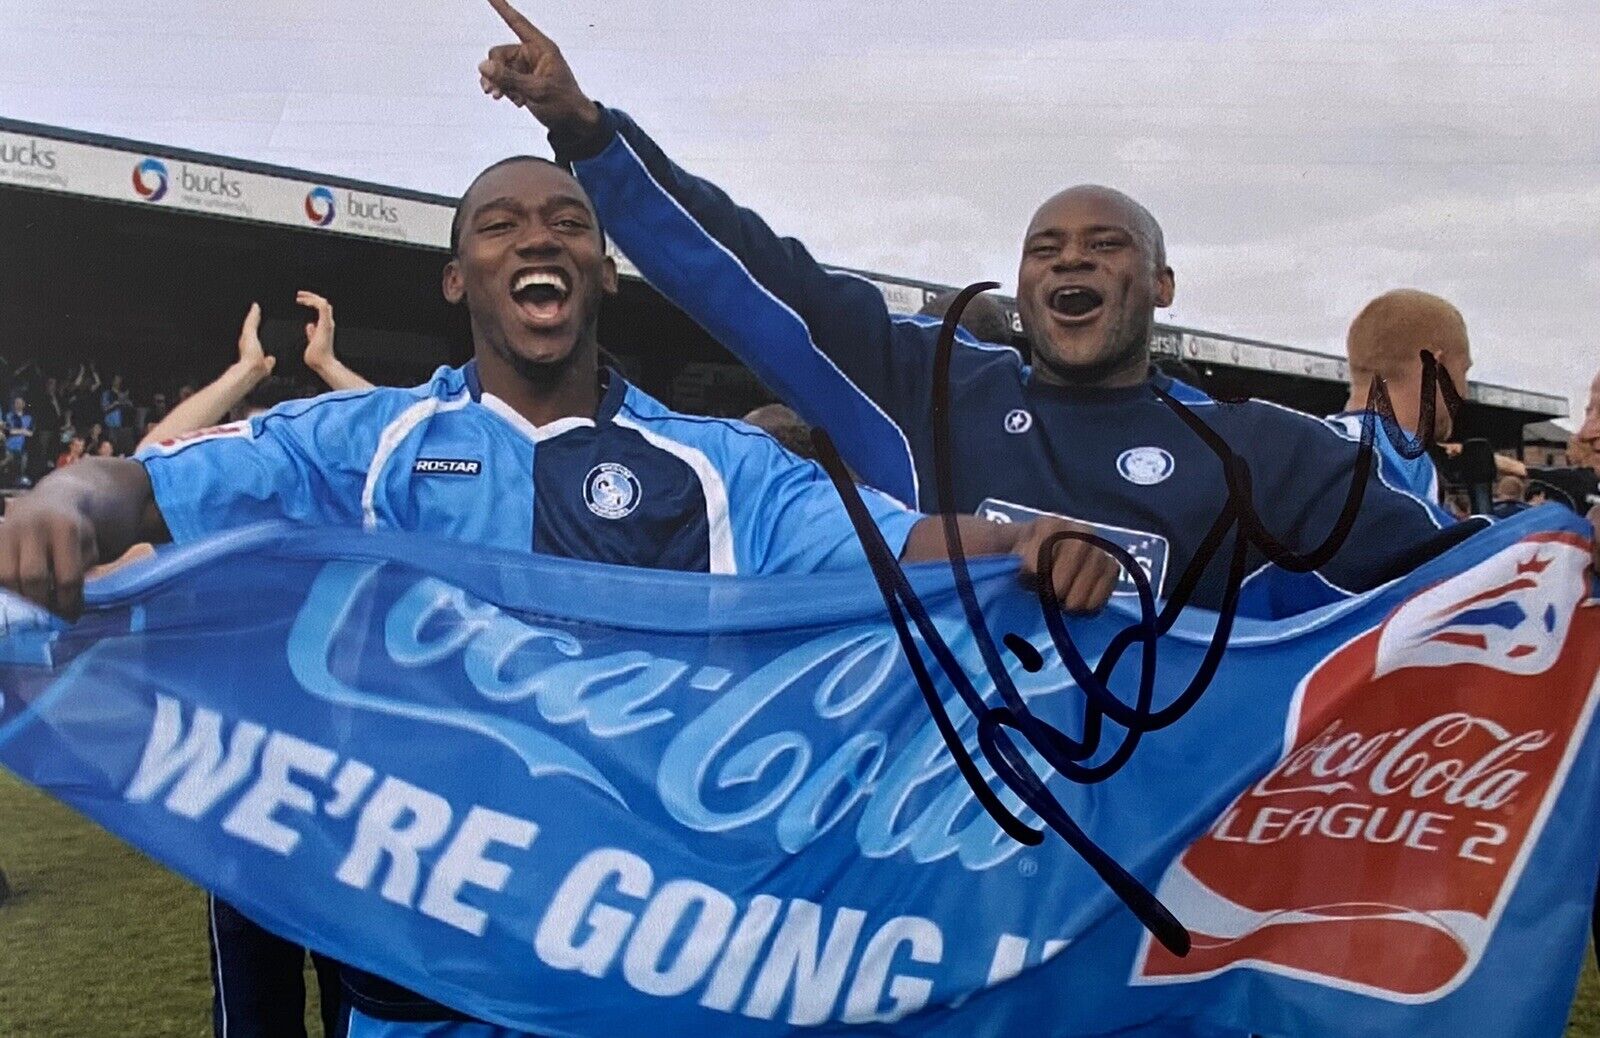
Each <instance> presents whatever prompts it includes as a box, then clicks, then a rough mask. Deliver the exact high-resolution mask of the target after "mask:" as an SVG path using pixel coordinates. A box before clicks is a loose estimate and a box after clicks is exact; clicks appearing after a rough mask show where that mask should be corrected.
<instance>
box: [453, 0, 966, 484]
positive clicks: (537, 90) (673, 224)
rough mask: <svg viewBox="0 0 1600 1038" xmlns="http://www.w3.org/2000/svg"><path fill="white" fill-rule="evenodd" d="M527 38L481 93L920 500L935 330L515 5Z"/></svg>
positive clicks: (804, 405) (760, 368) (635, 250)
mask: <svg viewBox="0 0 1600 1038" xmlns="http://www.w3.org/2000/svg"><path fill="white" fill-rule="evenodd" d="M491 3H492V4H493V5H494V6H495V8H496V10H498V11H499V12H500V14H501V16H502V17H503V18H505V20H506V23H507V24H508V25H509V26H510V27H511V29H512V31H513V32H515V33H516V35H517V37H518V40H519V42H518V43H515V44H508V45H504V46H499V47H495V48H493V49H492V50H491V51H490V52H489V57H488V59H487V60H485V61H484V62H483V63H482V64H481V65H480V66H479V75H480V78H481V82H482V86H483V88H484V90H485V91H486V92H488V93H490V94H491V95H493V96H496V97H504V98H506V99H508V100H510V101H512V102H513V103H515V104H518V105H519V106H521V107H523V108H525V109H527V110H528V111H529V112H530V113H532V114H533V115H534V117H535V118H537V119H538V120H539V121H540V122H541V123H543V124H544V125H545V126H546V127H547V128H548V129H549V130H550V139H551V142H552V144H553V146H554V147H555V149H556V156H557V158H558V159H561V160H564V161H569V162H571V164H572V168H573V172H574V173H575V174H576V176H577V177H578V180H579V181H580V182H581V183H582V184H583V186H584V188H585V189H586V190H587V191H588V193H589V196H590V198H591V199H592V200H593V202H594V205H595V208H596V211H597V213H598V215H599V217H600V221H601V223H602V225H603V226H604V227H605V229H606V232H607V233H608V234H609V235H611V237H612V238H613V239H614V240H615V241H616V243H617V244H618V245H619V246H620V247H621V249H622V251H623V252H624V253H625V254H626V255H627V257H628V259H629V260H631V261H632V262H633V263H634V264H635V265H636V266H638V268H639V270H640V271H641V273H643V274H644V276H645V277H646V278H647V279H648V280H649V281H650V283H651V284H652V285H653V286H654V287H655V288H656V289H658V290H659V291H660V292H662V294H664V295H665V296H666V297H667V298H668V299H670V300H671V301H672V302H673V303H674V304H676V305H677V306H679V307H680V308H681V309H683V310H684V311H685V312H686V313H687V314H689V316H690V317H692V318H693V319H694V320H695V321H696V322H697V323H699V324H700V325H701V326H702V327H703V328H705V329H706V330H707V331H708V332H709V333H710V334H711V335H712V336H713V337H715V338H716V339H717V340H718V341H719V342H721V343H722V344H723V345H724V346H726V347H727V348H728V349H729V350H730V351H731V352H732V353H733V354H734V355H735V356H737V357H738V358H739V359H740V360H742V361H743V362H744V363H745V364H747V365H749V366H750V368H751V369H752V370H753V371H755V372H756V374H757V375H759V376H760V377H761V379H762V381H764V382H765V383H766V384H767V385H768V386H770V387H771V388H772V389H773V390H774V391H775V392H777V393H778V395H779V396H780V397H782V398H783V399H784V401H785V402H786V403H788V404H789V405H790V406H791V407H793V408H794V409H795V410H796V411H797V412H799V414H800V415H801V417H803V418H804V419H805V420H806V421H808V422H810V423H811V424H813V425H819V426H821V427H823V428H825V429H827V430H828V432H829V433H830V435H832V437H833V439H834V442H835V443H836V444H837V445H838V447H839V450H840V453H841V454H842V455H843V456H844V458H845V460H846V461H847V462H848V463H849V464H850V466H851V468H852V469H854V470H855V471H856V472H858V473H859V474H860V475H861V476H862V478H863V479H865V480H866V481H867V482H868V483H870V484H871V485H873V486H876V487H878V488H880V489H882V490H885V491H886V492H888V493H890V494H893V495H894V496H895V497H897V498H899V499H900V500H902V501H904V502H907V503H911V504H915V503H916V502H915V496H914V495H915V489H914V488H915V483H916V480H915V464H914V461H913V458H912V454H911V443H912V442H913V441H914V440H915V439H916V438H917V436H918V430H920V429H921V428H922V426H923V425H924V424H925V423H926V420H927V418H926V416H927V408H928V399H929V397H928V392H929V381H930V376H931V372H932V358H933V343H934V340H935V336H936V334H937V328H936V327H935V326H930V325H929V324H928V323H926V322H922V323H919V322H915V321H912V320H910V319H909V318H895V317H893V316H891V315H890V313H889V310H888V307H887V306H886V304H885V303H884V299H883V296H882V294H881V293H880V292H879V291H878V289H877V288H876V287H874V286H873V285H872V284H871V283H870V282H868V281H866V280H864V279H862V278H860V277H857V276H855V275H852V274H843V273H836V272H832V271H828V270H825V269H824V268H823V267H822V266H821V265H820V264H818V263H817V261H816V260H815V259H813V258H812V256H811V254H810V253H809V252H808V251H807V250H806V248H805V246H804V245H802V244H801V243H800V242H798V241H796V240H794V239H792V238H783V237H780V236H778V235H777V234H775V233H774V232H773V230H772V229H771V228H770V227H768V226H767V224H766V223H765V222H764V221H763V220H762V219H761V218H760V217H759V216H758V215H756V214H755V213H753V212H751V211H750V210H748V209H744V208H741V207H740V206H738V205H737V204H735V203H734V202H733V201H732V200H731V199H730V198H729V197H728V196H727V195H726V194H725V193H724V192H723V191H722V190H721V189H719V188H718V187H716V186H715V185H714V184H711V183H709V182H707V181H705V180H701V179H699V178H696V177H694V176H692V175H690V174H689V173H687V172H685V171H684V170H683V169H681V168H679V167H678V166H676V165H675V164H673V163H672V161H671V160H670V159H668V158H667V156H666V155H665V154H664V153H663V152H662V150H661V149H660V148H659V147H658V146H657V145H656V143H655V142H654V141H652V140H651V139H650V138H649V137H648V136H647V135H646V134H645V133H644V131H642V130H641V129H639V127H638V126H637V125H635V124H634V123H633V121H632V120H631V119H629V118H628V117H627V116H626V115H624V114H622V113H621V112H618V111H614V110H610V109H606V108H602V107H601V106H599V105H597V104H596V103H595V102H594V101H593V100H591V99H590V98H589V97H588V96H586V95H585V94H584V93H583V91H582V89H581V88H580V87H579V86H578V83H577V80H576V78H575V77H574V76H573V73H572V70H571V68H570V67H568V65H567V63H566V60H565V59H564V58H563V57H562V55H561V52H560V50H559V49H558V48H557V47H556V45H555V44H554V43H552V42H551V41H550V39H549V38H548V37H546V36H545V35H544V34H543V33H542V32H540V31H539V30H538V29H537V28H536V27H534V26H533V24H532V23H530V22H529V21H528V20H527V19H526V18H524V17H522V16H521V15H520V14H518V13H517V12H516V11H515V10H513V9H512V8H511V7H510V6H509V4H508V3H507V2H506V0H491Z"/></svg>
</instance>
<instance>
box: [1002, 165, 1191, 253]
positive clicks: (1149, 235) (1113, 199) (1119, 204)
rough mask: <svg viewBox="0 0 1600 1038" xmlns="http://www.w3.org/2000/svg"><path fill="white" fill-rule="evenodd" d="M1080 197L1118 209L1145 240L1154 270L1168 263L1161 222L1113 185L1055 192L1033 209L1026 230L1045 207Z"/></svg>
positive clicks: (1077, 187)
mask: <svg viewBox="0 0 1600 1038" xmlns="http://www.w3.org/2000/svg"><path fill="white" fill-rule="evenodd" d="M1081 199H1087V200H1092V201H1094V202H1097V203H1099V204H1100V205H1101V206H1107V207H1111V208H1113V209H1118V210H1121V212H1122V217H1123V219H1124V220H1125V221H1126V222H1127V224H1128V227H1129V229H1131V230H1132V231H1133V232H1134V233H1135V234H1137V235H1139V236H1140V237H1141V238H1143V239H1144V242H1145V251H1146V252H1148V253H1149V255H1150V257H1151V258H1152V259H1153V260H1154V261H1155V265H1156V267H1157V269H1160V268H1161V267H1164V266H1166V265H1167V238H1166V235H1164V234H1162V233H1161V224H1159V223H1157V222H1156V218H1155V217H1154V216H1153V215H1151V213H1150V210H1148V209H1146V208H1145V207H1144V206H1142V205H1140V204H1139V203H1138V202H1136V201H1134V200H1133V199H1132V198H1129V197H1128V196H1127V195H1125V194H1123V193H1122V192H1121V191H1118V190H1117V189H1116V188H1114V187H1106V186H1104V185H1103V184H1077V185H1075V186H1073V187H1069V188H1067V189H1066V190H1065V191H1057V192H1056V193H1055V194H1053V195H1051V196H1050V197H1049V198H1047V199H1045V200H1044V204H1043V205H1041V206H1040V207H1039V208H1038V209H1036V210H1034V213H1033V220H1032V221H1031V222H1030V223H1029V224H1028V229H1029V231H1032V230H1033V228H1034V227H1035V226H1036V225H1038V224H1039V222H1040V219H1041V217H1043V216H1044V215H1045V213H1046V211H1047V210H1049V209H1051V208H1052V207H1053V206H1057V205H1061V204H1063V203H1070V202H1074V201H1078V200H1081Z"/></svg>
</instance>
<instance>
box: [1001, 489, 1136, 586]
mask: <svg viewBox="0 0 1600 1038" xmlns="http://www.w3.org/2000/svg"><path fill="white" fill-rule="evenodd" d="M1046 515H1050V516H1055V517H1057V518H1060V519H1069V520H1071V521H1072V522H1075V523H1082V524H1083V525H1085V526H1087V527H1089V528H1090V529H1092V530H1093V531H1094V532H1095V533H1097V534H1099V535H1100V536H1101V537H1104V538H1105V539H1106V540H1108V541H1110V542H1111V543H1112V544H1115V545H1117V546H1118V547H1119V548H1121V549H1122V550H1123V551H1125V552H1127V553H1128V554H1129V555H1132V556H1133V559H1134V561H1135V562H1137V563H1138V564H1139V568H1140V569H1142V570H1144V574H1145V576H1146V577H1148V578H1149V580H1150V590H1151V591H1152V592H1154V594H1155V596H1156V598H1160V597H1161V596H1162V590H1163V587H1164V585H1165V584H1166V580H1167V549H1168V544H1167V539H1166V538H1165V537H1163V536H1162V535H1161V534H1159V533H1151V532H1150V531H1148V530H1133V529H1129V528H1127V527H1124V526H1109V525H1107V524H1105V523H1097V522H1094V521H1092V520H1089V519H1080V518H1078V517H1077V516H1072V515H1062V514H1061V513H1060V512H1043V511H1040V510H1039V509H1037V508H1029V507H1028V506H1027V505H1018V504H1013V503H1011V502H1010V501H1001V500H998V499H997V498H992V497H991V498H987V499H985V500H984V502H983V503H982V504H980V505H979V506H978V517H979V518H981V519H987V520H989V521H990V522H995V523H1026V522H1031V521H1033V520H1034V519H1038V518H1039V517H1040V516H1046ZM1112 594H1114V595H1135V596H1136V595H1138V594H1139V586H1138V585H1137V584H1135V583H1134V580H1133V578H1132V577H1130V576H1129V575H1128V573H1127V570H1126V569H1124V570H1123V572H1122V574H1121V575H1120V576H1118V577H1117V586H1116V588H1115V589H1114V590H1113V591H1112Z"/></svg>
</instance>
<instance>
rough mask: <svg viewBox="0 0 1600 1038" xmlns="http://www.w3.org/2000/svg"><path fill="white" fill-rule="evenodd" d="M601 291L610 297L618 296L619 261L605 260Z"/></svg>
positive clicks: (601, 277)
mask: <svg viewBox="0 0 1600 1038" xmlns="http://www.w3.org/2000/svg"><path fill="white" fill-rule="evenodd" d="M600 290H601V291H602V292H604V293H605V294H606V295H608V296H614V295H616V294H617V261H616V260H614V259H612V258H611V257H610V256H607V257H606V258H605V261H604V263H603V265H602V266H601V270H600Z"/></svg>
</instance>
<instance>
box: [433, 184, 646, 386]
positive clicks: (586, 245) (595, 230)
mask: <svg viewBox="0 0 1600 1038" xmlns="http://www.w3.org/2000/svg"><path fill="white" fill-rule="evenodd" d="M458 219H459V223H458V228H457V235H456V249H455V258H454V259H452V260H451V261H450V264H449V265H448V266H447V267H446V268H445V275H444V293H445V297H446V298H447V299H449V300H450V301H451V302H452V303H457V302H461V301H462V300H465V301H466V304H467V310H468V313H469V314H470V315H471V317H472V332H473V339H474V342H475V343H476V344H477V345H478V346H479V347H480V348H481V347H487V348H489V349H491V350H493V351H495V352H496V353H498V354H499V355H501V356H502V357H503V358H504V359H505V360H507V361H508V362H510V363H511V365H512V366H513V367H514V368H516V369H518V370H520V371H523V372H525V373H528V374H533V373H536V372H538V371H540V370H551V369H555V368H558V367H560V366H561V365H562V364H564V363H565V362H566V361H567V360H568V359H569V358H570V357H571V356H572V353H573V349H574V347H576V346H577V344H578V342H579V341H580V339H581V338H582V337H583V336H584V334H585V333H586V332H589V331H590V330H592V328H593V326H594V322H595V320H596V318H597V316H598V314H599V309H600V300H601V298H602V297H603V296H604V295H607V294H610V293H613V292H615V291H616V290H617V272H616V265H615V264H614V263H613V262H612V261H611V259H610V258H609V257H608V256H606V254H605V244H604V241H603V239H602V236H601V233H600V224H599V221H598V220H597V219H596V218H595V214H594V209H593V207H592V206H591V205H590V203H589V198H588V195H587V194H586V193H585V192H584V190H583V188H582V187H581V186H580V185H579V184H578V182H577V180H575V179H574V178H573V177H572V175H571V174H569V173H567V172H566V171H565V170H563V169H561V168H560V167H559V166H556V165H554V164H553V163H549V162H544V161H540V160H536V159H523V160H517V161H511V162H507V163H505V164H502V165H499V166H494V167H491V168H490V169H489V170H487V171H486V172H484V173H483V174H482V175H481V176H480V177H479V178H478V179H477V180H476V181H474V182H473V184H472V186H471V187H470V188H469V189H468V190H467V194H466V197H465V198H463V199H462V203H461V208H460V216H459V218H458Z"/></svg>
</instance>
